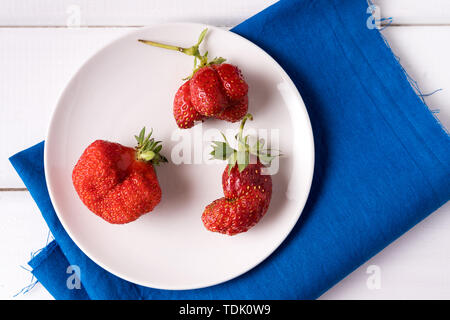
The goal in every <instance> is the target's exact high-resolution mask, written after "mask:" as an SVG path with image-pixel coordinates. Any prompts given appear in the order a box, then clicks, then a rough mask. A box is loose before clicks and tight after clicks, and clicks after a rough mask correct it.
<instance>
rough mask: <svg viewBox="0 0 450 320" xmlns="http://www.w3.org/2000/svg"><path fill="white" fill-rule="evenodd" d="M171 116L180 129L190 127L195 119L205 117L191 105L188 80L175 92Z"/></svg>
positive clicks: (198, 119) (199, 119)
mask: <svg viewBox="0 0 450 320" xmlns="http://www.w3.org/2000/svg"><path fill="white" fill-rule="evenodd" d="M173 116H174V118H175V121H176V122H177V125H178V127H180V128H182V129H187V128H192V127H193V126H194V124H195V122H196V121H201V120H203V119H204V118H205V117H204V116H203V115H201V114H200V113H198V112H197V110H196V109H195V108H194V106H193V105H192V102H191V89H190V81H186V82H185V83H184V84H183V85H182V86H181V87H180V88H179V89H178V91H177V93H176V94H175V99H174V101H173Z"/></svg>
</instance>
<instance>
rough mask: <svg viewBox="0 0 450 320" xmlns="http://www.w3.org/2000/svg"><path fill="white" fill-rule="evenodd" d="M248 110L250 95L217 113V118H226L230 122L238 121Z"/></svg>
mask: <svg viewBox="0 0 450 320" xmlns="http://www.w3.org/2000/svg"><path fill="white" fill-rule="evenodd" d="M247 112H248V96H247V95H245V96H243V97H242V98H241V99H239V100H237V101H236V102H233V103H231V105H230V106H229V107H228V108H226V109H225V110H223V111H222V112H221V113H219V114H217V115H216V116H215V118H217V119H220V120H226V121H229V122H237V121H239V120H241V119H242V118H243V117H244V116H245V115H246V114H247Z"/></svg>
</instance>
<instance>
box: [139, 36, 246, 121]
mask: <svg viewBox="0 0 450 320" xmlns="http://www.w3.org/2000/svg"><path fill="white" fill-rule="evenodd" d="M207 30H208V29H205V30H203V31H202V33H201V34H200V37H199V39H198V41H197V43H196V44H195V45H193V46H192V47H189V48H182V47H177V46H172V45H166V44H161V43H158V42H154V41H149V40H141V39H140V40H138V41H140V42H142V43H145V44H148V45H151V46H156V47H160V48H165V49H170V50H176V51H179V52H182V53H184V54H187V55H189V56H193V57H194V71H193V72H192V74H191V76H189V77H188V78H186V79H189V80H188V81H187V82H186V83H189V90H190V92H189V94H188V93H187V92H186V91H187V89H186V90H184V89H183V90H182V89H181V88H184V85H183V86H181V88H180V89H178V92H177V94H176V95H175V100H174V107H173V109H174V116H175V120H176V122H177V125H178V127H180V128H191V127H192V126H193V125H194V123H193V121H190V120H188V119H186V117H188V118H189V119H194V118H196V119H200V116H199V115H197V114H195V113H194V112H193V111H189V112H187V111H183V112H181V111H180V109H181V105H190V104H191V105H192V106H193V107H194V109H195V110H196V111H197V113H198V114H200V115H202V116H204V118H206V117H215V118H217V119H221V120H226V121H230V122H236V121H239V120H241V119H242V118H243V117H244V116H245V114H246V113H247V110H248V97H247V94H248V85H247V83H246V82H245V80H244V77H243V76H242V72H241V70H240V69H239V68H238V67H237V66H234V65H231V64H228V63H224V62H225V59H224V58H221V57H219V58H215V59H213V60H211V61H209V62H208V52H206V53H205V54H204V55H201V54H200V51H199V46H200V44H201V42H202V41H203V39H204V38H205V36H206V32H207ZM186 79H185V80H186ZM186 83H185V84H186ZM180 90H181V91H182V92H183V94H181V93H180ZM180 96H182V97H183V98H182V99H181V100H182V102H180ZM188 96H189V99H190V104H189V103H188V102H189V99H188V98H187V97H188ZM188 109H189V110H191V109H190V107H188ZM185 112H186V114H185ZM180 114H181V116H180Z"/></svg>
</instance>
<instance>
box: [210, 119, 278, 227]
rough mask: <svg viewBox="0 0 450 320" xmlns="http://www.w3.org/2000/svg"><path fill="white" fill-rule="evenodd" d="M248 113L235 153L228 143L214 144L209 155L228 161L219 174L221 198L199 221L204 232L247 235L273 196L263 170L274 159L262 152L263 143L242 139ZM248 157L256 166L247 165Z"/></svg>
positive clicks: (241, 128) (243, 121)
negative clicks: (220, 178)
mask: <svg viewBox="0 0 450 320" xmlns="http://www.w3.org/2000/svg"><path fill="white" fill-rule="evenodd" d="M247 119H252V116H251V115H250V114H247V115H246V116H245V117H244V118H243V120H242V122H241V127H240V131H239V133H238V135H237V140H238V145H240V146H241V147H240V148H239V150H235V149H233V148H231V147H230V145H229V144H228V142H227V141H225V142H219V141H214V144H215V145H214V146H213V151H212V152H211V155H213V157H214V158H215V159H222V160H228V165H227V167H226V168H225V171H224V172H223V174H222V188H223V193H224V197H223V198H220V199H217V200H215V201H213V202H212V203H211V204H209V205H208V206H206V208H205V210H204V212H203V214H202V221H203V224H204V225H205V227H206V229H208V230H210V231H213V232H219V233H224V234H228V235H234V234H237V233H241V232H246V231H247V230H249V229H250V228H251V227H253V226H254V225H255V224H256V223H258V221H259V220H260V219H261V218H262V217H263V216H264V215H265V214H266V212H267V210H268V208H269V204H270V199H271V197H272V178H271V177H270V176H269V175H264V174H263V172H262V169H263V168H264V167H265V165H264V164H263V163H262V161H264V162H266V163H267V164H269V163H270V162H271V161H272V160H273V158H274V157H273V156H271V155H270V154H269V151H267V150H262V141H258V142H257V144H256V145H255V146H252V147H250V146H249V145H248V136H247V137H243V127H244V125H245V122H246V120H247ZM251 154H252V155H253V156H255V157H256V158H257V161H256V163H254V164H251V163H249V159H250V156H251Z"/></svg>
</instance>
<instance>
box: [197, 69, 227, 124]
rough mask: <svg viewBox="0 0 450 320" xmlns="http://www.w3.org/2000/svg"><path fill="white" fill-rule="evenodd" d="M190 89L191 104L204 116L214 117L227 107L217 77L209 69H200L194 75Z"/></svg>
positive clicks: (213, 71)
mask: <svg viewBox="0 0 450 320" xmlns="http://www.w3.org/2000/svg"><path fill="white" fill-rule="evenodd" d="M190 89H191V101H192V104H193V105H194V106H195V109H196V110H197V111H198V112H199V113H200V114H202V115H204V116H207V117H210V116H214V115H216V114H219V113H221V112H222V111H223V110H225V108H226V107H228V106H229V103H228V99H227V97H226V95H225V93H224V90H223V87H222V82H221V80H220V78H219V75H218V74H217V72H216V70H214V69H213V68H211V67H203V68H200V69H199V70H198V71H196V72H195V73H194V75H193V76H192V79H191V80H190Z"/></svg>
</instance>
